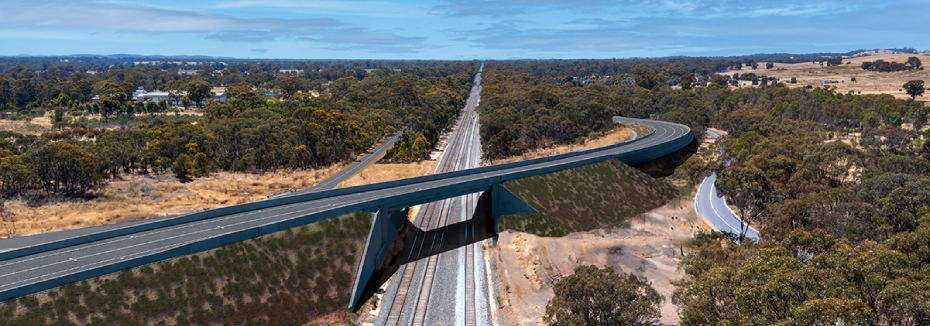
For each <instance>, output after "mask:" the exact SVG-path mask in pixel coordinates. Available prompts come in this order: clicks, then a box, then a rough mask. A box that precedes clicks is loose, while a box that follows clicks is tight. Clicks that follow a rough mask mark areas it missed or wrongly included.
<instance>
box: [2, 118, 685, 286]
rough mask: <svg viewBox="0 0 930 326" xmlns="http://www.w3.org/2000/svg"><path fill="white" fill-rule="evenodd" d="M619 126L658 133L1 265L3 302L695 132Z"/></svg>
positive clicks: (627, 156)
mask: <svg viewBox="0 0 930 326" xmlns="http://www.w3.org/2000/svg"><path fill="white" fill-rule="evenodd" d="M621 120H624V121H628V122H633V123H642V124H646V125H649V126H651V127H653V128H655V129H656V132H655V133H654V134H652V135H649V136H646V137H643V138H640V140H639V141H636V142H632V143H627V144H625V145H623V146H618V147H610V148H601V149H593V150H587V151H581V152H578V153H572V155H570V156H563V157H560V158H558V159H553V160H549V161H539V160H537V161H533V162H531V163H534V164H524V165H521V164H508V165H501V166H497V167H481V168H476V169H471V170H469V171H470V173H467V174H455V173H446V174H440V175H438V176H436V178H438V179H432V178H423V177H420V178H411V179H407V180H405V181H404V183H403V184H400V185H397V183H393V184H391V183H384V186H382V185H369V186H359V187H349V188H343V189H335V190H327V191H322V192H319V193H317V194H319V197H320V198H316V199H312V200H307V201H304V202H298V203H294V204H288V205H281V206H275V207H269V208H265V209H259V210H254V211H246V212H242V213H237V214H230V215H225V216H220V217H215V218H210V219H205V220H201V221H196V222H190V223H185V224H179V225H174V226H169V227H163V228H158V229H153V230H147V231H142V232H136V233H132V234H127V235H124V236H119V237H113V238H109V239H106V240H100V241H94V242H88V243H82V244H79V245H74V246H69V247H65V248H61V249H57V250H51V251H45V252H41V253H37V254H32V255H27V256H22V257H18V258H13V259H8V260H4V261H0V300H7V299H9V298H11V296H15V294H17V293H18V294H22V292H23V291H31V292H38V291H42V290H45V289H49V288H53V287H56V286H59V285H62V284H66V283H69V282H74V281H80V280H83V279H87V278H91V277H96V276H99V275H104V274H106V273H111V272H116V271H119V270H122V269H125V268H129V267H134V266H141V265H144V264H147V263H151V262H155V261H159V260H163V259H168V258H172V257H177V256H181V255H186V254H190V253H194V252H199V251H203V250H207V249H211V248H215V247H218V246H220V245H223V244H226V243H231V242H236V241H241V240H242V239H245V238H251V237H255V236H259V235H262V234H267V233H272V232H275V231H277V230H281V229H283V228H286V227H293V226H297V225H303V224H308V223H313V222H317V221H320V220H324V219H327V218H330V217H334V216H338V215H340V214H344V213H349V212H352V211H358V210H366V209H368V210H375V209H377V208H378V207H383V206H388V207H409V206H413V205H417V204H423V203H427V202H432V201H436V200H439V199H443V198H449V197H454V196H456V195H464V194H468V193H474V192H478V191H483V190H485V189H488V188H489V187H490V186H492V185H493V184H496V183H501V182H503V181H506V180H511V179H516V178H521V177H525V176H529V175H535V174H539V173H543V172H550V171H552V170H553V169H562V168H570V167H574V166H577V165H579V164H589V163H593V162H594V161H600V160H605V159H610V158H620V159H621V160H626V161H630V160H637V159H642V157H640V156H642V155H643V153H642V152H641V150H644V149H648V150H653V149H655V148H662V149H663V150H667V151H668V152H671V151H674V150H676V149H677V148H667V147H670V146H671V145H669V144H671V143H673V142H674V144H676V145H675V146H674V147H677V146H678V145H677V144H678V143H684V144H687V142H686V141H688V140H690V139H685V137H687V136H688V135H689V134H688V132H689V129H688V128H687V127H685V126H682V125H677V124H671V123H666V122H660V121H651V120H638V119H625V118H623V119H621ZM684 144H682V145H681V146H684ZM654 146H655V147H654ZM390 185H393V186H390ZM330 194H332V195H330ZM8 240H12V239H4V240H0V248H9V246H8V245H7V244H6V242H5V241H8ZM23 289H26V290H23Z"/></svg>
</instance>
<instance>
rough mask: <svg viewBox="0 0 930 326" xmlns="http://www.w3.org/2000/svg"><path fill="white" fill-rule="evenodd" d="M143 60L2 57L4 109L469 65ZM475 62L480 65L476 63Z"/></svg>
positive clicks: (315, 86)
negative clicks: (200, 86) (141, 92)
mask: <svg viewBox="0 0 930 326" xmlns="http://www.w3.org/2000/svg"><path fill="white" fill-rule="evenodd" d="M64 60H68V61H67V62H65V61H64ZM140 60H146V59H139V58H136V59H132V58H130V59H114V58H83V59H82V58H69V59H61V58H2V59H0V110H3V111H14V112H23V111H33V110H36V111H38V112H44V111H46V110H54V109H55V107H56V106H58V105H60V104H61V103H60V101H59V102H55V100H57V99H60V98H62V97H63V96H64V97H67V99H68V100H70V101H71V102H70V103H71V105H70V106H69V107H68V108H66V109H67V110H69V111H77V112H81V111H83V112H88V113H99V112H91V109H92V106H91V105H90V103H89V102H90V100H91V98H92V97H93V96H95V95H100V96H102V95H106V94H107V93H109V92H112V91H113V89H112V88H109V89H107V88H106V87H107V86H110V84H112V85H117V86H118V87H119V88H120V89H121V90H122V93H124V94H128V95H131V94H132V93H133V92H134V91H135V90H136V89H137V88H139V87H142V88H143V89H145V90H146V91H155V90H162V91H175V92H184V91H188V92H189V90H190V89H191V88H193V86H192V84H193V83H204V82H205V83H206V84H209V85H211V86H213V87H225V86H229V85H236V84H242V83H246V84H249V85H251V86H252V87H253V88H257V89H258V90H259V92H260V94H261V95H263V96H264V94H265V93H269V92H270V93H272V94H275V96H276V97H278V98H287V96H289V95H291V94H293V93H295V92H296V91H305V92H306V91H310V90H322V89H324V88H325V87H324V85H326V84H328V83H330V82H333V81H335V80H338V79H340V78H345V77H354V78H355V79H358V80H362V79H364V78H365V77H367V76H368V75H369V74H371V73H374V72H375V71H377V70H382V69H383V70H389V71H395V72H396V71H404V72H405V73H408V74H411V75H414V76H417V77H420V78H427V77H432V76H449V75H452V74H454V73H456V72H457V70H459V68H458V66H459V65H461V64H464V63H462V62H459V63H451V62H447V61H383V60H382V61H371V60H369V61H268V62H251V61H241V60H232V59H229V60H226V59H224V60H223V62H219V61H212V62H204V61H194V62H196V63H197V64H193V63H194V62H192V63H186V62H182V63H181V64H176V63H173V62H178V61H183V60H204V59H188V58H179V59H167V61H164V63H160V64H135V63H134V62H139V61H140ZM469 64H474V65H477V64H476V63H474V62H472V63H469ZM287 69H290V70H293V71H295V72H289V71H287ZM191 100H192V102H195V103H196V102H200V101H197V100H195V99H191ZM200 104H202V103H200ZM137 113H138V111H137Z"/></svg>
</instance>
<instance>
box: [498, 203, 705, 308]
mask: <svg viewBox="0 0 930 326" xmlns="http://www.w3.org/2000/svg"><path fill="white" fill-rule="evenodd" d="M701 225H702V223H701V222H700V219H699V218H698V217H697V216H696V214H695V212H694V205H693V203H692V202H690V201H684V202H682V203H681V206H679V203H678V202H677V200H676V201H672V202H671V203H669V204H667V205H665V206H663V207H661V208H658V209H655V210H653V211H650V212H649V213H647V214H643V215H642V216H640V217H636V218H633V219H631V220H630V223H629V226H628V227H617V228H609V229H598V230H594V231H590V232H579V233H572V234H570V235H568V236H565V237H561V238H544V237H538V236H535V235H531V234H526V233H522V232H515V231H505V232H502V233H501V235H500V240H499V243H498V246H497V247H496V248H493V249H492V255H493V258H494V259H496V260H497V264H496V266H497V269H496V271H495V272H496V273H497V278H498V290H499V291H500V293H501V302H502V303H503V306H504V307H503V309H502V310H501V311H502V312H503V314H504V319H505V322H506V324H507V325H540V324H542V323H543V319H542V318H543V316H544V315H545V312H546V304H547V303H548V302H549V300H550V299H552V297H553V296H554V293H553V291H552V287H553V285H554V284H555V283H556V282H558V280H559V279H561V278H562V277H564V276H567V275H570V274H572V272H573V271H574V269H575V267H576V266H579V265H595V266H598V267H599V268H603V267H607V266H609V267H612V268H614V269H615V270H617V271H618V272H619V271H622V272H626V273H634V274H636V275H639V276H642V277H645V278H646V279H647V280H649V282H651V283H652V286H653V287H654V288H655V289H656V290H657V291H658V292H659V294H661V295H662V296H663V297H665V301H663V302H662V304H661V312H662V317H661V319H660V320H659V325H677V324H678V321H679V318H678V312H677V310H676V307H675V306H674V305H673V304H672V302H671V295H672V293H673V291H674V290H675V286H674V285H673V282H675V281H676V280H680V279H682V278H683V277H684V273H683V272H682V271H680V270H678V263H679V261H680V260H681V247H680V245H681V243H682V242H683V241H686V240H687V239H690V238H692V237H693V235H694V233H696V232H697V230H699V229H701Z"/></svg>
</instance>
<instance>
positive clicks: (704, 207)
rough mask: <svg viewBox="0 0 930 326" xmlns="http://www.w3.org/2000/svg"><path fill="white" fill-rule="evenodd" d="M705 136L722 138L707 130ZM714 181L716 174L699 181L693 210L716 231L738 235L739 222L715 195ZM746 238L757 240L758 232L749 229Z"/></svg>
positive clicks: (725, 204) (721, 199)
mask: <svg viewBox="0 0 930 326" xmlns="http://www.w3.org/2000/svg"><path fill="white" fill-rule="evenodd" d="M707 134H708V135H710V136H711V137H713V138H714V139H716V138H718V137H720V136H722V135H721V134H719V133H717V132H714V131H711V130H708V131H707ZM715 181H717V173H714V174H711V175H710V176H709V177H706V178H704V181H701V186H700V187H698V193H697V195H696V196H695V198H694V208H695V210H697V212H698V214H700V215H701V216H704V217H705V218H706V219H707V220H708V221H709V222H710V223H711V224H713V226H714V227H715V228H717V230H720V231H727V232H732V233H735V234H739V233H740V220H739V218H738V217H737V216H736V215H735V214H733V211H731V210H730V208H729V207H728V206H727V203H726V201H725V200H723V197H720V196H719V195H717V187H716V186H715V185H714V182H715ZM746 236H747V237H750V238H755V239H757V240H758V239H759V231H756V229H753V228H752V227H750V228H749V230H748V231H746Z"/></svg>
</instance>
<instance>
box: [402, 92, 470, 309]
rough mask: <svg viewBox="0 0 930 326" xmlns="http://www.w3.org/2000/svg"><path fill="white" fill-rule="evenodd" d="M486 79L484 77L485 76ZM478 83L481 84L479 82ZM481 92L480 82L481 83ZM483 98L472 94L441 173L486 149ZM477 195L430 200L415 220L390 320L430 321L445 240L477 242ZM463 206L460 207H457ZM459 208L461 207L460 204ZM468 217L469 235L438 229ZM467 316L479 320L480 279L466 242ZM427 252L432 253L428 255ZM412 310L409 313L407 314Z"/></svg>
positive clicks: (460, 166)
mask: <svg viewBox="0 0 930 326" xmlns="http://www.w3.org/2000/svg"><path fill="white" fill-rule="evenodd" d="M479 82H480V79H479ZM477 84H478V83H476V85H477ZM476 87H477V91H478V92H480V86H476ZM476 102H477V99H476V98H475V97H474V96H469V103H467V104H466V107H465V110H464V112H463V114H462V118H461V119H460V120H459V126H458V127H457V128H456V130H455V131H454V134H453V137H452V140H451V141H450V144H449V147H448V148H447V150H446V154H445V155H444V156H443V158H442V160H441V161H440V164H439V169H438V171H437V173H442V172H451V171H456V170H460V169H467V168H471V167H475V166H477V165H478V164H477V163H478V162H477V159H478V156H480V149H478V147H477V137H478V135H477V120H478V119H477V112H476V111H475V107H476V106H477V103H476ZM475 202H476V199H475V196H474V195H473V194H472V195H466V196H461V197H456V198H449V199H446V200H442V201H438V202H432V203H429V204H426V205H425V207H424V209H423V210H421V212H420V214H419V216H418V217H417V219H416V220H415V221H419V223H418V228H419V231H418V232H417V234H416V235H415V236H414V240H413V242H412V244H411V245H410V249H409V252H408V253H407V255H408V257H407V262H408V263H407V264H405V265H404V266H402V267H400V269H402V270H403V272H402V274H401V277H400V284H399V285H398V287H397V291H396V293H395V296H394V299H393V301H392V303H391V307H390V309H389V310H388V316H387V318H386V320H385V323H384V325H391V326H393V325H404V324H410V325H424V324H425V323H426V321H427V320H426V319H427V313H428V307H429V306H430V299H431V292H432V289H433V288H434V287H437V286H440V285H439V284H434V283H433V281H434V279H435V278H436V267H437V265H439V263H440V261H439V260H440V255H439V253H441V252H442V244H443V240H445V237H446V236H464V237H465V241H466V243H471V242H473V241H474V227H475V226H474V222H473V221H471V220H470V219H469V217H471V216H472V215H473V211H474V205H475ZM456 206H457V207H456ZM456 208H457V209H456ZM454 213H459V214H461V219H460V220H459V221H452V220H451V217H453V216H452V215H453V214H454ZM457 222H464V223H466V224H465V229H466V232H465V234H464V235H457V234H456V235H447V234H445V233H446V232H445V231H444V230H441V231H440V232H432V233H430V230H436V229H438V228H441V227H443V226H446V225H449V224H451V223H457ZM465 247H466V248H465V264H464V268H465V271H466V275H465V295H466V300H465V307H463V308H464V312H465V321H466V324H467V325H475V324H476V322H475V313H474V311H475V307H474V306H475V299H474V298H475V283H474V265H473V264H474V246H473V245H467V246H465ZM423 257H427V258H425V259H424V258H423ZM408 312H410V313H412V316H408V315H407V313H408Z"/></svg>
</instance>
